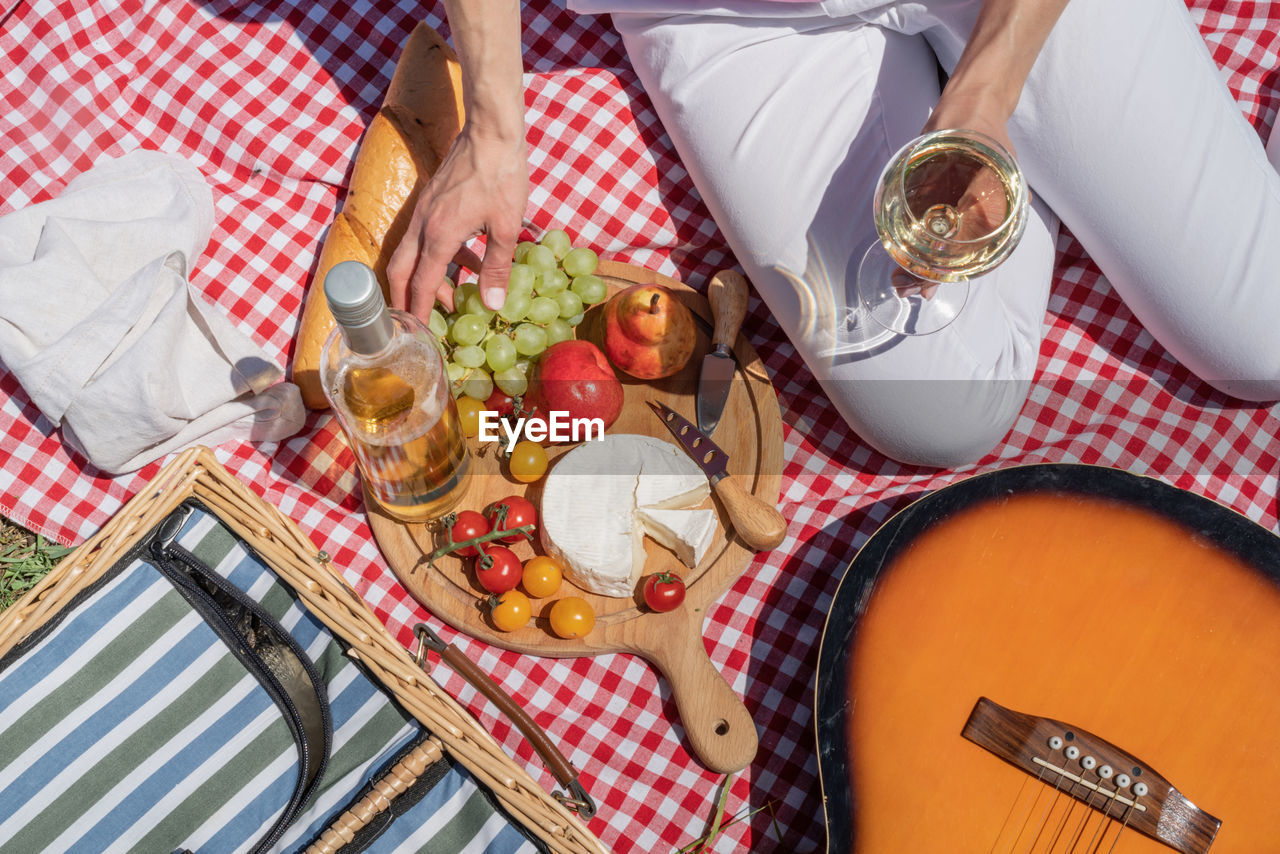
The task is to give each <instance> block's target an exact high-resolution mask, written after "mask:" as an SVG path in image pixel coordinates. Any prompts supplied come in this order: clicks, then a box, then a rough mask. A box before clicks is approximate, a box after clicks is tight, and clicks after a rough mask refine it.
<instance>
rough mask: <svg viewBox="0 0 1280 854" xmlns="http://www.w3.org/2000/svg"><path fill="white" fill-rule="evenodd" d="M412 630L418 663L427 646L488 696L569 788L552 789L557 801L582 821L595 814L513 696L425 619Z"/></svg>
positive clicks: (565, 764)
mask: <svg viewBox="0 0 1280 854" xmlns="http://www.w3.org/2000/svg"><path fill="white" fill-rule="evenodd" d="M413 632H414V634H415V635H417V637H418V643H419V647H418V656H417V661H418V664H419V665H421V666H422V667H423V668H424V669H425V667H426V650H428V649H430V650H432V651H433V652H435V653H437V654H439V656H440V660H441V661H442V662H444V663H445V664H447V665H448V666H449V667H450V668H452V669H453V671H454V672H455V673H457V674H458V675H459V676H461V677H462V678H463V679H466V680H467V681H468V682H470V683H471V685H472V686H473V687H474V688H475V689H476V690H477V691H479V692H480V693H481V694H483V695H484V696H485V697H486V698H488V700H489V702H491V703H493V704H494V705H495V706H497V707H498V709H499V711H501V712H502V713H503V714H504V715H506V716H507V718H508V719H509V720H510V721H511V722H512V723H513V724H515V725H516V728H517V729H519V730H520V732H521V733H522V734H523V735H524V737H525V738H527V739H528V740H529V744H531V745H532V746H533V749H534V750H535V751H537V753H538V756H539V758H541V759H542V762H543V764H545V765H546V766H547V769H548V770H549V771H550V772H551V775H552V776H553V777H555V778H556V782H557V783H559V784H560V785H561V786H563V787H565V789H567V790H568V792H569V793H568V794H567V795H566V794H563V793H561V792H553V793H552V794H553V796H554V797H555V798H556V800H558V801H560V803H562V804H564V806H565V807H566V808H567V809H570V810H573V811H574V812H576V813H577V814H578V816H579V817H580V818H582V819H583V820H584V821H589V820H590V819H591V818H592V816H594V815H595V814H596V805H595V801H593V800H592V799H591V795H589V794H588V793H587V790H586V789H585V788H584V787H583V786H582V783H581V782H579V780H578V772H577V770H576V769H575V768H574V767H573V766H572V765H571V764H569V760H568V759H565V757H564V754H562V753H561V752H560V751H559V749H557V748H556V746H555V744H554V743H553V742H552V741H551V738H550V736H548V735H547V733H546V731H545V730H543V729H542V727H540V726H538V724H537V723H536V722H534V720H533V718H532V717H530V716H529V713H528V712H526V711H525V710H524V709H523V708H522V707H521V706H520V704H519V703H517V702H516V701H515V700H514V699H512V697H511V695H510V694H508V693H507V692H506V691H504V690H502V688H501V687H500V686H499V685H498V683H496V682H494V681H493V680H492V679H490V678H489V675H488V674H487V673H485V672H484V671H483V670H481V669H480V666H479V665H478V664H476V663H475V662H474V661H472V660H471V659H469V658H467V656H466V655H465V654H464V653H463V652H462V650H460V649H458V648H457V647H456V646H453V645H452V644H447V643H445V642H444V641H443V640H442V639H441V638H440V636H439V635H437V634H436V633H435V632H433V631H432V630H431V628H430V627H429V626H428V625H427V624H426V623H418V625H416V626H414V629H413Z"/></svg>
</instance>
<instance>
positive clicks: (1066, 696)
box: [815, 465, 1280, 854]
mask: <svg viewBox="0 0 1280 854" xmlns="http://www.w3.org/2000/svg"><path fill="white" fill-rule="evenodd" d="M1277 579H1280V538H1277V537H1276V536H1275V535H1273V534H1272V533H1270V532H1269V531H1267V530H1265V529H1263V528H1262V527H1260V526H1258V525H1256V524H1254V523H1253V522H1251V521H1249V520H1247V519H1246V518H1245V517H1243V516H1241V515H1239V514H1237V513H1235V512H1234V511H1231V510H1229V509H1227V508H1225V507H1222V506H1221V505H1218V504H1215V503H1214V502H1211V501H1208V500H1206V499H1203V498H1199V497H1197V496H1194V495H1192V494H1190V493H1187V492H1184V491H1182V490H1178V489H1175V488H1173V487H1170V486H1167V485H1165V484H1162V483H1160V482H1158V481H1154V480H1150V479H1146V478H1141V477H1138V476H1135V475H1132V474H1129V473H1126V472H1121V471H1116V470H1113V469H1105V468H1097V467H1091V466H1063V465H1043V466H1026V467H1021V468H1013V469H1005V470H1002V471H998V472H993V473H991V474H987V475H982V476H978V477H975V478H971V479H969V480H966V481H962V482H960V483H957V484H955V485H953V486H949V487H946V488H944V489H941V490H938V491H937V492H934V493H932V494H930V495H929V496H927V497H925V498H923V499H921V500H920V501H917V502H916V503H915V504H913V505H911V506H910V507H908V508H906V509H905V510H903V511H902V512H901V513H899V514H898V515H897V516H895V517H893V518H892V519H890V520H889V522H888V523H886V525H885V526H884V527H883V528H882V529H881V530H880V531H878V532H877V533H876V534H875V535H874V536H873V537H872V538H871V539H870V540H869V541H868V542H867V543H866V545H865V546H864V547H863V548H862V550H861V551H860V552H859V554H858V556H857V557H856V558H855V560H854V561H853V563H852V564H851V565H850V567H849V569H848V571H847V573H846V575H845V577H844V579H843V580H842V582H841V585H840V588H839V589H838V591H837V593H836V596H835V599H834V600H833V603H832V608H831V612H830V614H829V616H828V622H827V626H826V629H825V630H824V634H823V640H822V648H821V651H820V656H819V667H818V684H817V696H816V704H815V712H816V728H817V739H818V747H819V766H820V768H819V770H820V772H821V777H822V784H823V790H824V794H825V808H826V813H827V816H826V817H827V826H828V835H829V846H828V850H829V851H830V852H832V854H845V852H853V851H857V852H868V854H897V852H903V854H928V853H929V852H983V853H984V854H985V852H991V851H997V852H1013V851H1037V852H1048V851H1058V852H1063V851H1081V852H1085V851H1088V852H1093V851H1098V852H1102V854H1106V852H1107V851H1112V850H1113V851H1114V852H1117V854H1158V852H1169V851H1172V850H1178V849H1177V848H1176V847H1171V846H1169V845H1167V844H1165V843H1164V842H1161V841H1158V840H1157V839H1154V838H1151V837H1150V836H1147V835H1143V834H1142V833H1140V832H1136V831H1134V830H1132V829H1130V827H1129V826H1127V825H1126V824H1125V822H1123V821H1122V820H1121V817H1122V816H1123V809H1122V808H1121V805H1119V804H1112V805H1110V806H1109V807H1108V808H1113V811H1112V812H1111V813H1110V816H1111V818H1110V819H1109V818H1108V817H1107V816H1106V815H1104V814H1103V813H1102V812H1101V811H1099V810H1097V809H1091V808H1090V807H1088V806H1085V804H1084V803H1083V802H1082V801H1081V800H1078V799H1073V798H1072V797H1070V796H1068V795H1064V794H1063V789H1064V786H1063V785H1062V783H1063V782H1064V781H1061V780H1059V781H1058V783H1057V784H1056V785H1055V782H1054V781H1053V775H1052V774H1050V775H1049V776H1047V777H1046V776H1040V777H1039V778H1037V776H1036V775H1034V774H1031V773H1029V772H1027V771H1024V770H1023V769H1021V768H1019V767H1016V766H1015V765H1014V764H1011V763H1010V762H1009V761H1005V760H1004V759H1002V758H1001V757H999V756H997V755H995V753H993V752H991V751H990V750H987V749H984V748H983V747H980V746H979V745H978V744H975V743H974V742H973V741H970V740H968V739H966V738H965V737H963V736H962V735H961V733H962V730H964V729H965V725H966V720H967V719H968V718H969V716H970V713H971V711H973V709H974V706H975V704H976V703H977V701H978V700H979V698H982V697H987V698H990V700H992V701H994V702H995V703H998V704H1000V705H1001V706H1004V707H1007V708H1008V709H1012V710H1016V711H1018V712H1023V713H1027V714H1029V715H1036V716H1043V717H1046V718H1051V719H1054V720H1055V721H1059V722H1064V723H1067V724H1069V725H1070V726H1071V727H1078V728H1079V729H1080V730H1081V731H1086V732H1087V733H1091V734H1092V735H1094V736H1097V737H1098V738H1100V739H1104V740H1106V741H1107V742H1109V743H1110V744H1111V745H1114V746H1116V747H1118V748H1120V749H1121V750H1123V751H1125V752H1127V753H1128V754H1131V755H1132V757H1137V758H1138V759H1139V760H1141V762H1140V763H1138V765H1139V766H1140V767H1138V770H1139V771H1142V770H1146V772H1147V775H1148V776H1147V777H1145V778H1141V779H1153V777H1152V774H1153V773H1155V772H1158V774H1159V775H1162V776H1163V778H1165V779H1167V781H1168V782H1169V783H1170V784H1172V786H1173V787H1175V788H1176V789H1177V790H1178V792H1181V794H1182V795H1183V796H1185V798H1186V799H1187V800H1189V801H1190V802H1191V803H1192V804H1194V806H1195V807H1197V808H1199V809H1200V810H1203V811H1205V812H1206V813H1209V814H1211V816H1210V818H1216V819H1217V820H1220V822H1221V825H1220V827H1215V828H1214V829H1215V830H1216V837H1213V836H1212V835H1210V838H1211V839H1212V852H1213V854H1263V852H1280V581H1278V580H1277ZM1131 770H1133V769H1126V768H1118V769H1117V771H1118V772H1125V771H1131ZM1135 779H1137V778H1135ZM1104 789H1105V786H1104ZM1079 791H1080V792H1081V793H1084V790H1083V789H1081V790H1079ZM1102 800H1103V798H1102V797H1100V796H1099V797H1098V798H1097V800H1096V801H1095V803H1097V804H1098V805H1099V806H1101V805H1102ZM1113 846H1114V847H1113ZM1186 850H1194V849H1192V848H1188V849H1186Z"/></svg>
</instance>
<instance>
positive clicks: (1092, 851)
mask: <svg viewBox="0 0 1280 854" xmlns="http://www.w3.org/2000/svg"><path fill="white" fill-rule="evenodd" d="M1115 823H1116V819H1115V816H1113V815H1111V814H1110V813H1107V814H1106V821H1104V822H1103V823H1102V824H1101V825H1100V826H1099V828H1098V829H1099V830H1101V831H1102V835H1101V836H1098V835H1097V834H1096V833H1095V834H1094V838H1095V839H1097V845H1096V847H1095V845H1094V840H1093V839H1090V840H1089V850H1088V851H1086V852H1085V854H1098V852H1099V851H1101V850H1102V845H1103V843H1105V842H1106V841H1107V834H1108V833H1110V832H1111V828H1112V826H1113V825H1115Z"/></svg>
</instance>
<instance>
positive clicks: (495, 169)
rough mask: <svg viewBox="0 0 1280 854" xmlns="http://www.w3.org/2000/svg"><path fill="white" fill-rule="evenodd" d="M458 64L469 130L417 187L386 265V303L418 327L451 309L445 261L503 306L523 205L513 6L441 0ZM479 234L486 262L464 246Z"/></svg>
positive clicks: (513, 1) (505, 0)
mask: <svg viewBox="0 0 1280 854" xmlns="http://www.w3.org/2000/svg"><path fill="white" fill-rule="evenodd" d="M445 9H446V14H447V15H448V18H449V25H450V27H451V28H452V29H453V41H454V44H455V46H456V48H457V51H458V59H459V62H460V63H461V65H462V99H463V101H464V103H465V105H466V123H465V124H464V125H463V127H462V131H461V132H460V133H459V134H458V137H457V139H455V140H454V142H453V146H452V147H451V148H450V149H449V153H448V154H447V155H446V156H445V158H444V162H442V163H441V164H440V168H439V169H437V170H436V172H435V174H434V175H433V176H432V177H431V180H430V181H428V182H427V185H426V186H425V187H423V188H422V192H421V193H420V194H419V195H418V201H417V203H416V204H415V206H414V209H413V217H412V219H410V221H409V228H408V230H407V231H406V232H405V235H404V237H403V238H402V239H401V241H400V245H399V246H397V247H396V250H395V253H394V254H393V255H392V256H391V260H390V261H389V262H388V264H387V279H388V281H389V283H390V285H391V303H392V305H394V306H395V307H396V308H403V309H407V310H409V311H411V312H413V313H414V314H416V315H417V316H418V317H420V318H422V319H423V320H424V321H425V320H427V319H428V318H429V317H430V315H431V308H432V306H433V305H434V304H435V301H436V300H437V299H439V300H440V302H441V303H442V304H443V305H444V307H445V308H446V309H448V310H450V311H452V310H453V307H454V306H453V290H452V288H449V287H447V286H446V285H445V271H446V270H447V269H448V266H449V262H450V261H453V260H456V261H457V262H458V263H459V264H461V265H462V266H464V267H467V268H469V269H472V270H475V271H476V272H478V273H479V274H480V281H479V285H480V296H481V299H482V300H483V301H484V304H485V305H486V306H488V307H489V308H491V309H498V308H501V307H502V302H503V299H504V298H505V296H506V291H507V283H508V281H509V279H510V278H511V259H512V255H513V254H514V252H515V247H516V239H517V238H518V237H519V235H520V227H521V225H522V224H523V222H524V209H525V205H526V204H527V203H528V201H529V155H528V148H527V146H526V144H525V139H524V83H523V77H522V72H523V62H522V60H521V57H520V51H521V44H520V27H521V24H520V4H519V3H518V2H517V0H445ZM480 234H484V235H486V241H485V250H484V260H483V261H481V260H480V259H479V258H478V257H476V254H475V253H474V252H472V251H471V250H469V249H467V248H466V246H465V243H466V241H468V240H470V239H471V238H473V237H476V236H478V235H480Z"/></svg>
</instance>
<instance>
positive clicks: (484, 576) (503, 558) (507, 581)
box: [476, 543, 524, 593]
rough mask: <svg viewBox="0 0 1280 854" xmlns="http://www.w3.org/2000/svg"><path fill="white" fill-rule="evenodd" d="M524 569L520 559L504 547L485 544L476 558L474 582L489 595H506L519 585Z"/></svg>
mask: <svg viewBox="0 0 1280 854" xmlns="http://www.w3.org/2000/svg"><path fill="white" fill-rule="evenodd" d="M523 574H524V567H522V566H521V565H520V558H518V557H516V553H515V552H513V551H511V549H509V548H507V547H506V546H499V545H495V544H493V543H485V544H484V545H482V546H481V547H480V556H479V557H477V558H476V580H477V581H479V582H480V586H481V587H483V588H484V589H485V590H488V591H489V592H490V593H506V592H507V591H508V590H514V589H516V587H517V586H519V584H520V579H521V577H522V576H523Z"/></svg>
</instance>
